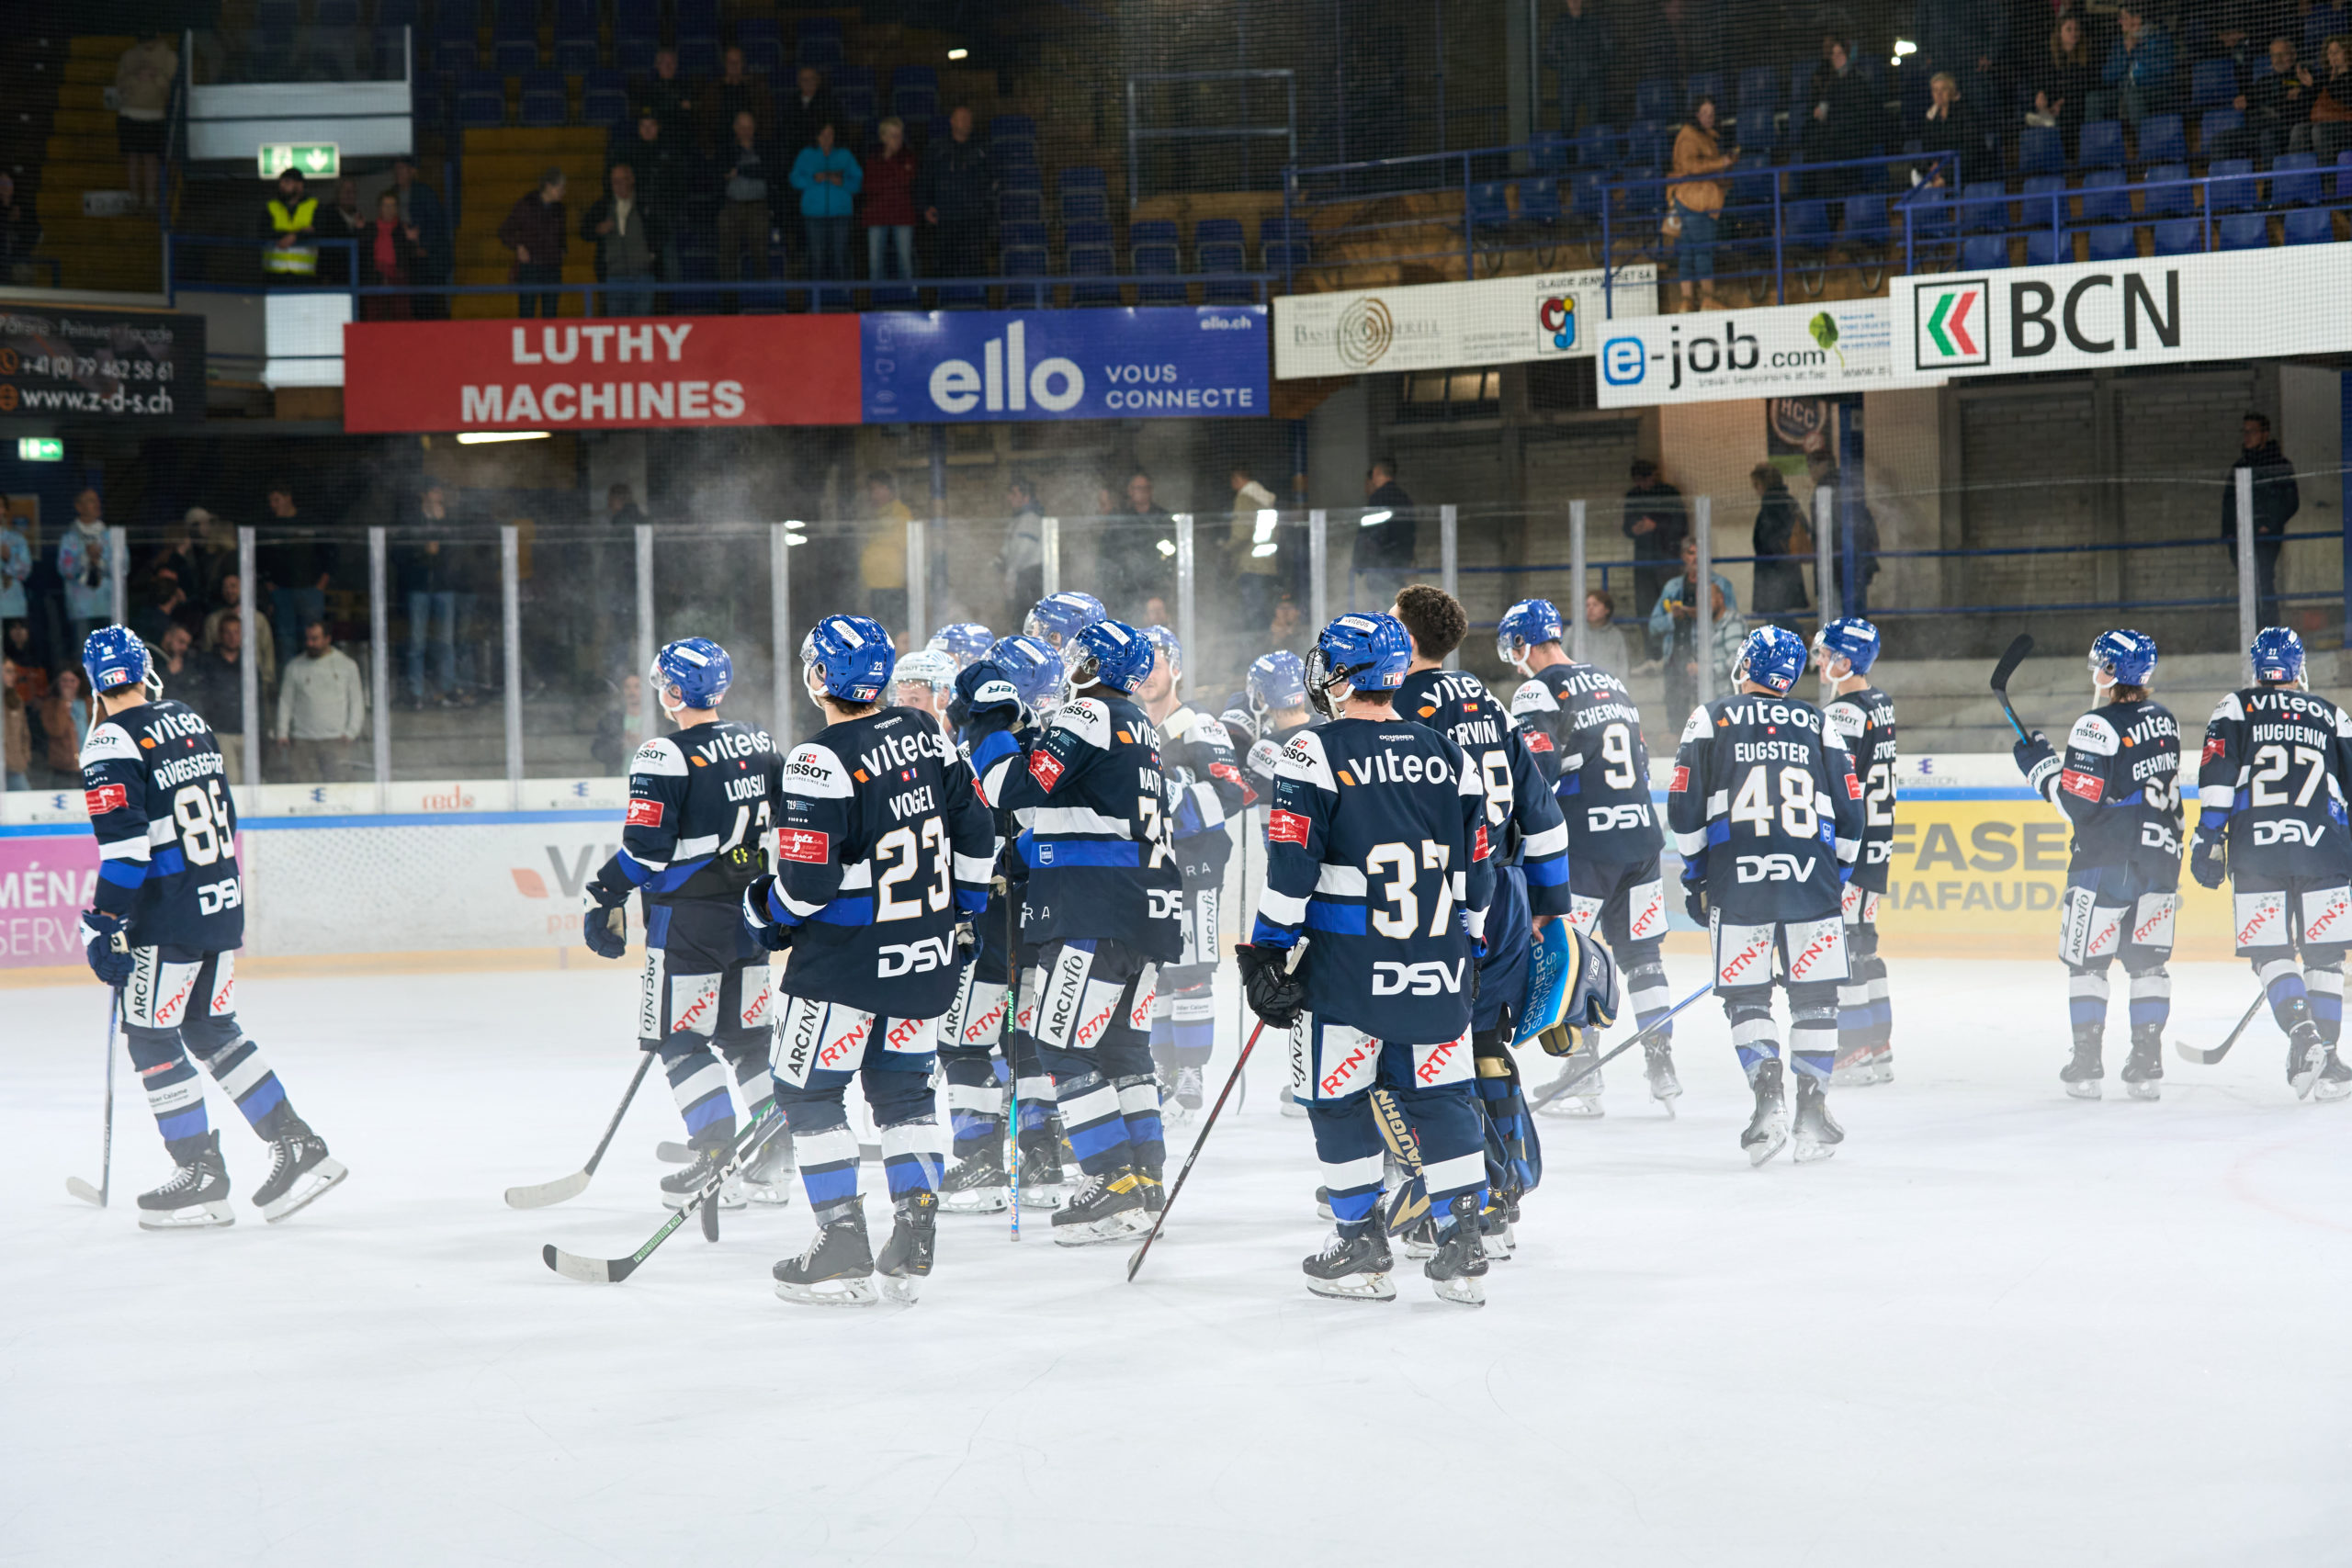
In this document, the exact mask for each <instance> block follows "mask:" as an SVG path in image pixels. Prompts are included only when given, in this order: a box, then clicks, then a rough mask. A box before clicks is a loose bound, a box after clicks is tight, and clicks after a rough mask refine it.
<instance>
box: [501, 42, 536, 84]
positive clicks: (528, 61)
mask: <svg viewBox="0 0 2352 1568" xmlns="http://www.w3.org/2000/svg"><path fill="white" fill-rule="evenodd" d="M490 62H491V64H492V66H493V67H495V68H496V70H497V72H498V73H499V74H500V75H502V76H520V75H523V74H525V73H528V72H532V71H536V70H537V69H538V68H539V45H538V41H537V39H511V38H510V39H499V40H498V41H497V42H496V43H494V44H492V45H491V48H490Z"/></svg>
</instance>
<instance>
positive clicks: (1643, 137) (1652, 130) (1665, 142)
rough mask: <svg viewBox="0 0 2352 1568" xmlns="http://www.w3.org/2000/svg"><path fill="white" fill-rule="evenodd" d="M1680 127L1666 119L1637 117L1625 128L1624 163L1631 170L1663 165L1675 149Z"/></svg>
mask: <svg viewBox="0 0 2352 1568" xmlns="http://www.w3.org/2000/svg"><path fill="white" fill-rule="evenodd" d="M1678 129H1679V128H1678V127H1676V126H1673V125H1670V124H1668V123H1667V122H1666V121H1664V120H1656V119H1637V120H1635V121H1634V123H1633V124H1631V125H1629V126H1627V127H1626V128H1625V154H1624V163H1625V166H1626V168H1628V169H1629V170H1640V169H1650V170H1655V169H1657V168H1659V167H1661V166H1662V165H1663V164H1665V163H1666V161H1667V159H1668V157H1669V156H1671V155H1672V152H1673V150H1674V137H1675V132H1676V130H1678Z"/></svg>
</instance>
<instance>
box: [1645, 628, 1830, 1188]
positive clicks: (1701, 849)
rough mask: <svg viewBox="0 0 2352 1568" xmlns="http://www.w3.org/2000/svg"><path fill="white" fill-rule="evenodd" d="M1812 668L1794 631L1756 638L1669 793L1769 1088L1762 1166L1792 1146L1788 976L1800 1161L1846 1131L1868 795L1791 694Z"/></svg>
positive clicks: (1759, 1076) (1725, 978)
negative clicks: (1845, 1059)
mask: <svg viewBox="0 0 2352 1568" xmlns="http://www.w3.org/2000/svg"><path fill="white" fill-rule="evenodd" d="M1804 666H1805V649H1804V643H1802V642H1800V641H1799V640H1798V639H1797V636H1796V634H1795V633H1794V632H1791V631H1787V630H1785V629H1783V628H1781V627H1779V626H1759V627H1758V628H1757V629H1756V630H1755V631H1753V632H1750V633H1749V634H1748V637H1747V647H1746V648H1745V649H1742V650H1741V653H1740V656H1739V663H1738V666H1737V667H1736V670H1735V671H1734V672H1733V678H1734V680H1735V681H1736V682H1737V683H1738V689H1737V690H1736V691H1735V692H1734V693H1733V694H1731V695H1730V696H1727V697H1717V698H1716V699H1715V700H1714V701H1713V702H1711V703H1706V704H1702V705H1700V706H1699V707H1696V708H1694V709H1692V710H1691V721H1690V723H1688V724H1687V725H1685V726H1684V727H1683V729H1682V745H1681V749H1680V750H1679V751H1678V752H1677V753H1676V755H1675V759H1674V778H1673V782H1672V784H1671V786H1670V787H1669V789H1668V794H1667V807H1666V809H1667V820H1668V826H1669V827H1670V828H1671V829H1673V830H1674V838H1675V842H1676V844H1677V846H1678V847H1679V849H1680V850H1681V852H1682V863H1683V872H1682V885H1683V888H1684V892H1685V901H1686V903H1687V904H1688V906H1689V908H1690V910H1691V918H1692V919H1696V920H1698V921H1700V922H1701V923H1702V924H1703V925H1705V926H1706V927H1707V930H1708V935H1709V938H1710V941H1711V944H1712V951H1713V955H1714V965H1715V991H1716V995H1717V996H1719V997H1720V998H1722V999H1723V1004H1724V1014H1725V1015H1726V1016H1727V1017H1729V1018H1730V1020H1731V1038H1732V1044H1733V1045H1734V1046H1735V1047H1736V1049H1737V1050H1738V1052H1739V1061H1740V1066H1742V1067H1743V1068H1745V1069H1746V1071H1747V1081H1748V1083H1749V1085H1750V1086H1751V1087H1752V1088H1753V1089H1755V1091H1756V1111H1755V1114H1754V1116H1753V1117H1752V1118H1750V1120H1749V1122H1748V1123H1747V1131H1746V1132H1744V1133H1742V1134H1740V1139H1739V1145H1740V1147H1741V1148H1743V1149H1745V1150H1746V1151H1747V1157H1748V1160H1749V1162H1750V1163H1751V1164H1755V1165H1762V1164H1763V1163H1764V1162H1765V1161H1766V1160H1768V1159H1770V1158H1771V1157H1772V1156H1774V1155H1776V1154H1778V1153H1780V1152H1781V1147H1782V1145H1785V1144H1787V1143H1788V1141H1789V1137H1790V1125H1789V1117H1788V1113H1787V1111H1786V1110H1785V1109H1784V1107H1783V1104H1782V1100H1781V1042H1780V1037H1779V1035H1778V1033H1777V1032H1775V1030H1774V1028H1773V1024H1772V988H1773V986H1774V984H1775V981H1776V978H1777V979H1778V981H1779V983H1781V984H1784V985H1786V986H1787V987H1788V991H1789V1055H1790V1056H1791V1058H1792V1060H1793V1062H1794V1064H1795V1066H1796V1077H1797V1109H1796V1125H1795V1136H1796V1145H1797V1149H1796V1157H1797V1158H1798V1160H1799V1161H1801V1162H1804V1161H1812V1160H1817V1159H1826V1158H1828V1157H1829V1156H1831V1155H1832V1154H1835V1153H1836V1152H1837V1148H1838V1144H1839V1142H1841V1141H1842V1140H1843V1139H1844V1137H1845V1135H1846V1134H1845V1131H1844V1129H1842V1128H1840V1127H1839V1126H1838V1123H1837V1122H1836V1121H1835V1120H1834V1119H1832V1118H1831V1116H1830V1114H1829V1106H1828V1092H1827V1091H1828V1088H1829V1075H1830V1072H1831V1071H1832V1070H1833V1068H1834V1067H1835V1066H1836V1063H1837V1056H1838V987H1839V986H1840V985H1841V984H1843V983H1844V981H1845V979H1846V976H1847V963H1846V932H1845V922H1844V920H1843V919H1842V917H1841V916H1840V914H1839V912H1838V903H1839V893H1840V890H1841V889H1842V887H1843V886H1844V885H1845V881H1846V877H1847V875H1848V874H1849V872H1850V871H1851V869H1852V866H1853V863H1854V859H1855V857H1856V855H1858V854H1859V853H1860V850H1861V838H1862V785H1861V781H1860V779H1858V778H1856V777H1855V776H1854V766H1853V761H1852V759H1851V758H1850V757H1849V756H1848V755H1847V752H1846V749H1845V747H1844V746H1843V745H1841V744H1840V743H1839V741H1838V737H1837V736H1836V735H1835V734H1834V733H1832V732H1830V731H1829V730H1828V729H1827V728H1825V726H1824V725H1823V723H1822V718H1821V712H1820V710H1819V709H1818V708H1815V706H1814V705H1812V704H1810V703H1808V702H1805V701H1804V699H1802V698H1799V697H1793V696H1791V695H1790V694H1789V693H1790V690H1791V689H1792V687H1794V686H1795V685H1796V683H1797V677H1798V676H1799V675H1801V674H1803V673H1804ZM1776 970H1777V976H1776Z"/></svg>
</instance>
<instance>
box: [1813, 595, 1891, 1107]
mask: <svg viewBox="0 0 2352 1568" xmlns="http://www.w3.org/2000/svg"><path fill="white" fill-rule="evenodd" d="M1877 660H1878V628H1877V627H1876V626H1872V625H1871V624H1870V623H1869V622H1868V621H1865V620H1860V619H1854V618H1850V617H1849V618H1848V619H1845V620H1837V621H1831V622H1830V623H1829V624H1828V625H1827V626H1823V627H1822V628H1821V629H1820V630H1819V631H1818V632H1816V633H1815V634H1814V638H1813V661H1814V667H1815V669H1816V670H1818V671H1820V672H1821V716H1822V718H1823V719H1824V720H1825V721H1826V723H1827V724H1828V726H1829V728H1830V730H1831V732H1832V733H1834V734H1835V735H1836V736H1837V737H1838V739H1839V741H1841V742H1842V743H1843V744H1844V745H1845V748H1846V754H1847V755H1848V756H1849V757H1851V758H1852V759H1853V760H1854V776H1855V777H1856V778H1859V779H1860V780H1861V781H1862V852H1861V853H1860V855H1858V856H1856V857H1855V859H1854V874H1853V877H1852V879H1851V880H1850V881H1849V882H1848V883H1847V884H1846V890H1845V895H1844V900H1845V901H1844V905H1843V909H1844V912H1845V918H1846V963H1847V967H1848V970H1849V974H1848V976H1847V980H1846V984H1845V985H1844V986H1843V987H1840V988H1839V990H1838V1068H1837V1070H1836V1071H1835V1072H1833V1073H1831V1074H1830V1075H1829V1081H1830V1082H1832V1083H1834V1084H1839V1085H1844V1084H1871V1083H1887V1082H1891V1081H1892V1080H1893V1079H1894V1046H1893V1044H1892V1043H1891V1042H1892V1041H1893V1038H1894V1008H1893V1006H1892V1005H1891V1004H1890V1003H1889V1002H1888V1001H1887V997H1886V960H1885V959H1883V958H1881V957H1880V956H1879V955H1878V903H1879V899H1880V898H1881V897H1883V896H1884V895H1885V893H1886V874H1887V868H1888V865H1889V863H1890V862H1891V861H1892V860H1893V858H1894V793H1895V784H1894V773H1895V753H1894V698H1892V697H1890V696H1888V695H1887V694H1885V693H1884V692H1882V691H1880V690H1879V689H1878V688H1877V687H1876V686H1873V685H1871V682H1870V672H1871V665H1872V664H1873V663H1875V662H1877Z"/></svg>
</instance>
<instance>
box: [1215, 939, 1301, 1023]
mask: <svg viewBox="0 0 2352 1568" xmlns="http://www.w3.org/2000/svg"><path fill="white" fill-rule="evenodd" d="M1233 956H1234V958H1235V960H1236V961H1237V962H1238V963H1239V964H1240V965H1241V989H1242V992H1243V994H1244V995H1246V996H1247V997H1248V998H1250V1011H1251V1012H1254V1013H1256V1014H1257V1015H1258V1016H1259V1017H1260V1018H1262V1019H1264V1020H1265V1021H1266V1022H1267V1023H1268V1025H1270V1026H1271V1027H1272V1028H1275V1029H1288V1028H1289V1027H1290V1026H1291V1025H1292V1024H1294V1023H1295V1022H1297V1021H1298V1015H1299V1014H1300V1013H1302V1012H1305V1011H1306V978H1305V977H1304V976H1301V975H1300V974H1299V973H1298V961H1299V959H1300V958H1301V957H1302V956H1303V954H1302V953H1301V951H1300V950H1299V949H1298V948H1296V947H1266V946H1262V945H1256V944H1252V943H1250V942H1236V943H1235V944H1234V947H1233Z"/></svg>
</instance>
